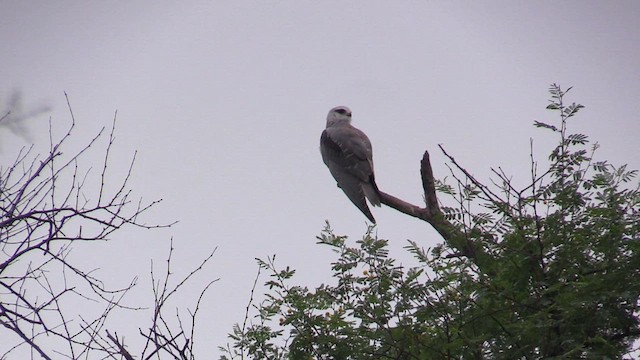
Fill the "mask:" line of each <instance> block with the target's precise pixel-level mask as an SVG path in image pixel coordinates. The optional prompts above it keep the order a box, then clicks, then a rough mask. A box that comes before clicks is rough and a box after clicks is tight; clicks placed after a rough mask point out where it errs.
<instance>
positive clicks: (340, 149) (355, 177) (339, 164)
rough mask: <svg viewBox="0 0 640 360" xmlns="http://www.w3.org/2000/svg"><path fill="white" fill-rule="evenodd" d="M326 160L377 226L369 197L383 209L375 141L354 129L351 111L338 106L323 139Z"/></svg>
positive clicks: (324, 158) (353, 198)
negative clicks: (378, 180)
mask: <svg viewBox="0 0 640 360" xmlns="http://www.w3.org/2000/svg"><path fill="white" fill-rule="evenodd" d="M320 153H321V154H322V160H323V161H324V163H325V164H326V165H327V167H328V168H329V171H330V172H331V175H333V177H334V178H335V179H336V181H337V183H338V187H339V188H341V189H342V191H344V193H345V194H346V195H347V197H348V198H349V200H351V202H352V203H354V204H355V206H357V207H358V209H360V211H362V213H364V214H365V215H366V216H367V218H368V219H369V220H370V221H371V222H372V223H374V224H375V223H376V220H375V219H374V218H373V215H372V214H371V211H369V207H367V202H366V200H365V197H366V198H367V199H369V202H370V203H371V205H373V206H380V191H379V190H378V186H377V185H376V182H375V177H374V174H373V152H372V150H371V142H370V141H369V138H368V137H367V135H365V134H364V133H363V132H362V131H360V130H358V129H356V128H355V127H353V126H351V110H349V108H348V107H346V106H338V107H334V108H333V109H331V110H329V114H328V115H327V128H326V129H325V130H324V131H323V132H322V136H320Z"/></svg>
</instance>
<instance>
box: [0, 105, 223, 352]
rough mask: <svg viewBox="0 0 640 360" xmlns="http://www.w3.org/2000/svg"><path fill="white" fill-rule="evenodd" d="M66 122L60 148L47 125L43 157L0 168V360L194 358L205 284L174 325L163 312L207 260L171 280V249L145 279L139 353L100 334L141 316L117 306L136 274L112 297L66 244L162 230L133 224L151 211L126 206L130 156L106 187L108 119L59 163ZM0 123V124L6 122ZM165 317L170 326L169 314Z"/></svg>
mask: <svg viewBox="0 0 640 360" xmlns="http://www.w3.org/2000/svg"><path fill="white" fill-rule="evenodd" d="M67 104H68V105H69V100H68V98H67ZM69 113H70V115H71V124H70V126H69V127H68V129H67V131H66V133H65V134H64V135H63V136H62V137H61V138H60V139H58V140H54V136H53V134H52V129H51V124H49V126H50V130H49V133H50V146H49V151H48V153H47V154H46V155H44V156H39V155H35V154H34V147H33V146H31V147H29V148H23V149H21V150H20V151H19V153H18V155H17V157H16V159H15V161H14V162H13V163H12V164H11V165H10V166H8V167H2V168H0V325H1V326H0V339H2V340H1V341H0V358H1V359H8V358H12V357H14V356H24V354H31V357H32V358H44V359H53V358H65V359H66V358H71V359H76V358H102V359H127V360H131V359H134V356H133V355H132V354H137V355H138V356H139V357H140V358H144V359H151V358H155V359H161V358H172V359H193V358H195V355H194V352H193V345H194V343H193V336H194V328H195V318H196V314H197V312H198V308H199V304H200V300H201V299H202V296H203V294H204V292H205V291H206V290H207V289H208V287H209V286H210V285H211V284H212V283H213V282H215V280H214V281H212V282H211V283H209V284H208V285H206V286H205V287H204V290H203V291H202V293H201V294H200V297H199V298H198V299H197V301H196V302H195V309H194V310H192V311H190V312H189V316H188V318H185V319H184V321H182V319H180V313H178V322H177V324H175V322H174V321H169V319H167V316H166V315H165V307H166V305H167V304H168V302H169V300H170V299H171V298H172V297H173V295H174V294H176V293H177V292H178V291H179V290H180V289H181V287H182V286H183V285H184V284H185V282H186V281H187V280H189V279H190V278H191V277H192V276H193V275H194V274H195V273H196V272H198V271H200V270H201V269H202V267H203V266H204V265H205V264H206V263H207V262H208V261H209V260H210V259H211V258H212V256H213V253H212V254H210V255H209V256H208V257H206V258H205V259H204V260H203V262H202V263H201V264H200V265H199V266H198V267H196V268H195V269H194V270H193V271H192V272H191V273H190V274H188V275H187V276H186V277H184V278H182V279H177V280H174V279H173V277H172V276H171V259H172V254H173V242H171V248H170V250H169V255H168V259H167V265H166V268H165V269H163V274H162V276H158V275H157V274H156V275H154V269H153V268H152V270H151V277H152V289H153V295H154V302H153V304H150V306H149V309H150V310H151V312H152V314H151V316H150V324H149V325H146V326H136V327H135V329H138V328H139V335H140V341H138V343H139V344H140V346H139V349H131V348H130V347H129V346H126V345H125V343H124V340H123V337H121V336H118V334H117V333H116V332H115V331H113V330H112V331H111V332H110V331H109V330H108V329H107V328H106V326H107V325H106V324H107V319H108V318H109V316H110V315H111V314H112V313H113V312H114V311H144V310H145V308H139V307H138V308H131V307H128V306H125V305H124V303H123V298H124V296H125V295H126V294H127V292H129V290H131V289H132V288H133V286H135V285H136V281H137V280H136V279H137V274H132V276H131V277H132V278H133V280H132V281H131V282H127V283H125V284H124V286H122V287H121V288H116V289H112V288H107V287H106V286H105V285H104V282H103V281H102V280H101V279H100V278H99V277H98V276H97V275H96V274H95V273H94V272H93V270H94V269H85V268H82V267H80V266H78V265H77V263H76V262H75V261H74V260H73V257H72V256H70V253H71V250H72V248H73V246H74V244H77V243H79V242H82V243H89V244H92V243H96V242H100V241H105V240H109V239H112V238H113V237H115V236H116V234H117V233H118V232H119V231H120V230H121V229H123V228H125V227H139V228H144V229H152V228H159V227H168V226H171V225H172V224H167V225H148V224H145V223H144V222H142V221H141V220H140V219H141V216H142V215H143V214H144V213H145V212H146V211H147V210H149V209H150V208H151V207H153V206H155V205H156V204H157V203H158V202H159V201H152V202H150V203H146V204H145V203H143V202H142V201H141V200H139V199H136V198H134V197H133V195H132V190H131V188H130V187H129V179H130V176H131V171H132V167H133V164H134V160H135V154H134V156H133V159H132V160H131V163H130V166H129V170H128V172H127V173H126V175H125V176H124V178H123V179H122V180H121V181H120V182H119V183H115V184H113V183H112V182H113V180H112V178H113V177H112V176H111V175H110V174H109V171H108V170H109V164H110V161H111V159H110V157H109V154H110V151H111V149H112V145H113V142H114V131H115V119H116V117H115V116H114V122H113V127H112V128H111V131H110V132H108V131H106V129H105V128H103V129H102V130H101V131H100V132H99V133H98V134H97V135H96V136H95V137H94V138H92V139H90V140H89V141H88V143H87V144H86V145H85V146H84V147H83V148H81V149H80V150H79V151H77V152H75V153H74V154H73V155H71V156H66V155H64V154H63V152H64V151H63V149H65V147H66V146H68V143H69V141H70V139H71V138H72V135H73V130H74V129H75V123H76V122H75V118H74V115H73V111H72V109H71V106H70V105H69ZM9 115H10V112H6V113H5V114H4V115H3V116H1V117H0V123H1V122H3V121H5V120H8V119H11V118H10V116H9ZM14 120H15V119H14ZM12 126H15V124H13V125H12ZM105 135H106V136H107V140H108V141H107V144H106V146H105V147H103V150H102V164H101V165H100V166H99V170H98V172H97V173H95V174H94V173H92V172H91V169H89V170H83V168H82V166H81V165H80V164H81V163H82V161H81V159H82V157H84V156H87V154H88V153H89V152H90V151H91V150H93V149H95V148H96V147H98V148H99V147H100V146H101V145H100V142H99V140H100V139H101V138H104V137H105ZM114 185H115V186H114ZM214 251H215V250H214ZM72 304H73V305H72ZM78 304H80V306H79V305H78ZM80 307H88V308H91V309H93V310H95V311H97V312H98V315H97V316H96V317H94V318H86V315H85V316H83V315H82V314H80V313H77V312H75V311H73V309H74V308H75V309H77V308H80ZM171 311H172V313H171V314H170V315H171V316H172V317H173V318H175V316H176V314H175V312H174V311H175V310H174V309H173V308H172V309H171ZM183 317H184V316H183ZM131 325H132V324H127V327H128V329H126V330H131V329H130V327H131ZM111 326H114V325H111Z"/></svg>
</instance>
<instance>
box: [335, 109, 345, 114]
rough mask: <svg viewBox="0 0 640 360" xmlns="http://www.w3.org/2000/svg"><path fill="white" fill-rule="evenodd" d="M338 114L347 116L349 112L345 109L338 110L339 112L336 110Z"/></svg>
mask: <svg viewBox="0 0 640 360" xmlns="http://www.w3.org/2000/svg"><path fill="white" fill-rule="evenodd" d="M336 112H337V113H340V114H342V115H344V114H346V113H347V110H345V109H338V110H336Z"/></svg>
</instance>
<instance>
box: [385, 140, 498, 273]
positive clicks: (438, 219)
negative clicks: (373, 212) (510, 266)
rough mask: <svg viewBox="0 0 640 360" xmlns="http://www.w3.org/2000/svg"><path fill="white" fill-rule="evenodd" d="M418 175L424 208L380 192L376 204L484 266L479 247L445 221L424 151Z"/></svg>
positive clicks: (482, 251) (483, 255)
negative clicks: (427, 226)
mask: <svg viewBox="0 0 640 360" xmlns="http://www.w3.org/2000/svg"><path fill="white" fill-rule="evenodd" d="M443 151H444V149H443ZM445 154H446V153H445ZM420 175H421V177H422V188H423V190H424V198H425V205H426V206H425V207H419V206H416V205H413V204H410V203H408V202H406V201H404V200H401V199H398V198H397V197H395V196H393V195H390V194H387V193H385V192H382V191H381V192H380V202H382V203H383V204H385V205H387V206H389V207H391V208H393V209H396V210H398V211H400V212H402V213H404V214H407V215H409V216H413V217H415V218H418V219H420V220H422V221H425V222H427V223H429V224H430V225H431V226H433V228H434V229H435V230H436V231H437V232H438V233H439V234H440V235H441V236H442V238H443V239H444V240H445V241H446V242H447V243H448V244H449V245H450V246H451V247H453V248H454V249H456V250H457V251H458V255H460V256H465V257H467V258H469V259H471V260H472V261H474V263H475V264H476V265H478V267H483V265H485V264H486V259H487V257H488V255H487V254H486V253H485V252H484V250H483V249H482V245H481V244H478V243H475V242H474V241H473V240H472V239H470V238H469V236H468V234H467V233H465V232H463V231H461V230H460V229H459V228H457V227H456V226H455V225H454V224H452V223H451V222H450V221H449V220H447V219H446V218H445V217H444V215H443V214H442V211H441V210H440V205H439V204H438V197H437V195H436V186H435V179H434V177H433V169H432V168H431V161H430V160H429V152H428V151H425V152H424V155H423V156H422V160H421V161H420Z"/></svg>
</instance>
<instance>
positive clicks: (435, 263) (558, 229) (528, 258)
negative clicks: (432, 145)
mask: <svg viewBox="0 0 640 360" xmlns="http://www.w3.org/2000/svg"><path fill="white" fill-rule="evenodd" d="M567 91H568V90H566V91H563V90H562V89H561V88H560V87H559V86H557V85H555V84H554V85H552V86H551V88H550V94H551V100H550V104H549V105H548V106H547V108H548V109H550V110H552V111H555V112H556V113H557V114H558V115H559V118H560V124H547V123H544V122H539V121H536V122H535V123H534V125H535V126H536V127H539V128H542V129H544V130H548V131H550V132H552V133H554V134H555V135H557V136H559V143H558V145H557V146H556V147H555V148H554V149H553V150H552V151H551V153H550V155H549V166H548V168H547V169H546V170H545V171H544V172H542V173H541V174H540V173H539V171H538V163H537V162H536V161H535V160H534V158H533V154H532V156H531V157H532V161H531V182H530V184H529V185H528V186H526V187H525V188H523V189H516V188H515V187H514V186H513V184H512V183H511V180H510V179H511V178H510V177H508V176H507V175H505V174H504V173H503V172H502V170H494V173H495V174H496V176H497V179H493V180H492V184H493V185H492V186H487V185H484V184H482V183H480V182H479V181H477V180H476V179H474V178H473V177H470V176H469V173H468V172H467V171H466V170H465V169H463V168H461V167H459V166H457V164H454V165H455V166H454V167H452V177H453V178H454V180H455V181H454V184H453V185H450V184H447V183H446V182H445V181H439V182H438V183H437V186H438V190H439V191H440V192H441V194H445V195H446V196H448V197H449V198H450V199H453V200H454V202H455V203H456V205H455V206H449V207H443V208H442V211H443V212H444V216H445V218H446V219H447V220H448V221H450V222H451V223H452V224H453V225H454V226H455V227H456V228H458V229H460V230H461V233H462V234H464V236H465V237H466V239H465V240H466V241H469V242H471V243H472V244H474V246H475V247H476V248H481V249H482V250H483V253H484V254H487V255H488V256H487V257H486V258H483V260H482V261H478V259H474V258H472V257H470V256H469V255H468V254H465V253H460V252H459V251H458V250H456V248H455V247H453V246H452V245H451V240H452V239H447V238H445V239H444V240H445V241H444V242H443V243H441V244H439V245H438V246H436V247H434V248H432V249H428V250H425V249H423V248H421V247H420V246H419V245H418V244H417V243H415V242H409V244H408V245H407V246H406V249H407V250H408V251H409V252H410V253H411V254H412V255H413V257H414V258H415V264H414V265H413V266H412V267H408V268H406V267H403V266H400V265H398V263H397V262H396V260H394V259H393V258H390V257H389V254H388V251H387V241H386V240H383V239H378V238H377V237H376V236H374V235H373V233H372V229H369V231H368V232H367V233H366V235H365V236H364V237H363V238H362V239H361V240H359V241H357V242H356V244H355V246H349V245H348V242H347V238H346V237H344V236H338V235H336V234H334V233H333V231H332V230H331V229H330V227H329V225H328V224H327V226H326V228H325V229H324V231H323V232H322V234H321V236H320V237H319V238H318V239H319V242H320V244H322V245H325V246H329V247H330V248H331V249H332V250H333V251H335V253H336V255H337V259H336V260H335V262H334V263H333V264H332V270H333V281H332V283H331V285H328V284H323V285H321V286H319V287H317V288H315V289H312V290H310V289H309V288H308V287H305V286H299V285H291V284H290V283H291V282H292V278H293V277H294V271H293V270H291V269H289V268H286V269H284V270H278V268H277V267H276V266H275V264H274V259H273V258H270V259H268V260H267V261H259V265H260V267H261V269H262V270H265V271H268V272H269V273H270V274H271V280H269V281H268V282H267V283H266V286H267V287H268V292H267V294H266V300H265V301H264V302H262V303H260V304H257V305H254V306H253V309H255V310H257V312H258V314H257V315H256V319H258V322H257V323H256V324H253V323H250V324H247V322H246V321H245V325H244V326H243V327H240V326H236V327H235V328H234V331H233V334H231V335H230V337H231V339H232V341H233V344H232V345H228V346H227V347H226V348H221V349H222V350H224V351H225V353H226V355H224V356H222V358H223V359H230V358H244V357H245V356H246V357H250V358H256V359H284V358H291V359H311V358H314V359H377V358H380V359H543V358H544V359H547V358H555V359H603V358H610V359H614V358H624V357H625V356H630V355H629V354H630V353H631V352H632V351H634V349H633V347H634V342H636V341H637V340H638V338H639V337H640V325H639V320H640V319H639V317H638V306H639V305H640V302H639V299H640V281H638V279H640V235H639V233H640V232H639V230H640V191H639V188H638V185H637V183H632V182H633V181H634V179H635V176H636V175H637V171H635V170H631V171H630V170H627V169H626V166H620V167H615V166H613V165H611V164H609V163H608V162H606V161H594V160H593V154H594V152H595V151H596V150H597V148H598V145H597V144H594V145H590V141H589V139H588V137H587V136H586V135H583V134H570V133H568V130H567V121H568V119H570V118H572V117H574V116H576V114H577V113H578V112H579V110H581V109H582V108H583V106H582V105H580V104H575V103H572V104H571V105H565V104H564V99H565V96H566V93H567ZM248 309H249V308H248ZM247 316H249V314H247ZM276 319H278V321H276Z"/></svg>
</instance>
